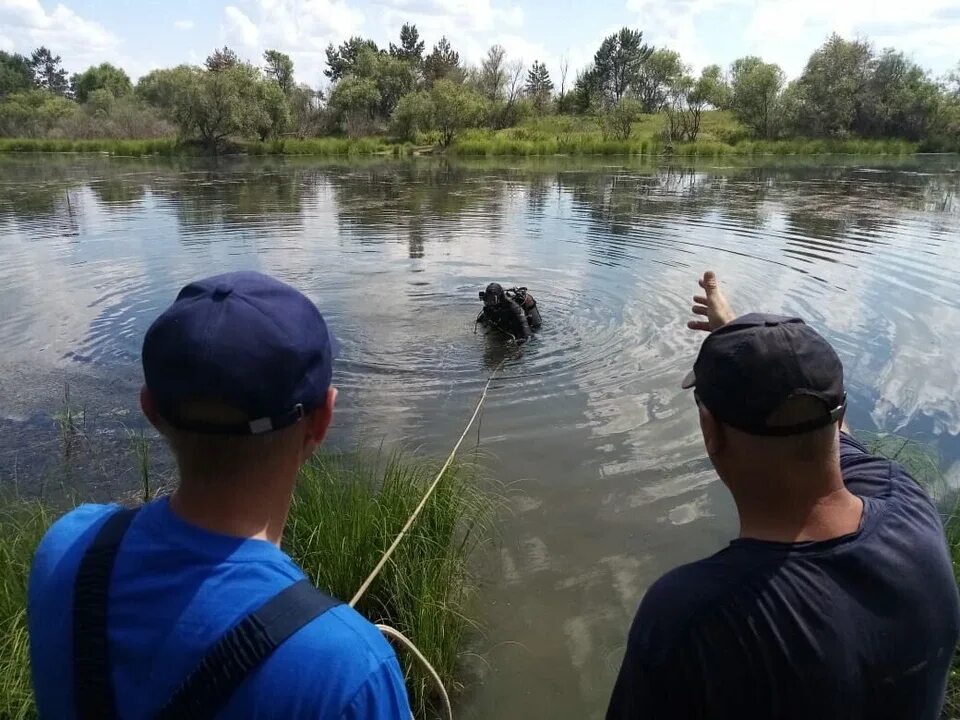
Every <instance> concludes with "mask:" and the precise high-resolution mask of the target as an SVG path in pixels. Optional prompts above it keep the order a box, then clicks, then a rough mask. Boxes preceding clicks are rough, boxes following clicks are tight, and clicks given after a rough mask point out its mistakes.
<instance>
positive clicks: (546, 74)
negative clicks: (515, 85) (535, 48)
mask: <svg viewBox="0 0 960 720" xmlns="http://www.w3.org/2000/svg"><path fill="white" fill-rule="evenodd" d="M523 89H524V91H525V92H526V93H527V96H528V97H529V98H530V99H531V100H533V104H534V105H535V106H536V108H537V110H539V111H541V112H542V111H543V109H544V108H545V107H546V106H547V103H548V102H550V95H551V94H552V93H553V81H552V80H551V79H550V71H549V70H547V66H546V65H544V64H543V63H542V62H540V61H539V60H534V61H533V65H532V66H531V67H530V70H529V71H528V72H527V82H526V84H525V85H524V88H523Z"/></svg>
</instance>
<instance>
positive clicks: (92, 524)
mask: <svg viewBox="0 0 960 720" xmlns="http://www.w3.org/2000/svg"><path fill="white" fill-rule="evenodd" d="M118 509H119V505H93V504H87V505H80V506H79V507H77V508H75V509H73V510H71V511H70V512H68V513H66V514H65V515H63V516H62V517H61V518H60V519H58V520H57V521H56V522H54V523H53V524H52V525H51V526H50V528H49V529H48V530H47V532H46V533H45V534H44V536H43V539H42V540H41V541H40V544H39V545H38V546H37V552H36V554H35V555H34V560H33V569H32V571H31V572H32V576H33V577H34V578H35V579H40V578H42V577H48V576H49V575H50V574H52V573H54V572H57V571H58V570H59V569H60V568H61V567H62V565H61V563H62V561H63V560H64V559H65V558H67V557H68V556H71V555H74V554H76V556H77V559H78V561H79V554H80V552H81V551H82V550H84V549H85V548H86V547H87V546H88V545H89V544H90V543H91V542H92V541H93V535H94V533H95V532H96V530H97V529H98V528H99V527H100V525H101V524H102V523H103V522H104V521H105V520H106V518H107V517H108V516H109V515H112V514H113V513H114V512H116V511H117V510H118Z"/></svg>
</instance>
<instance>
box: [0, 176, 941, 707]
mask: <svg viewBox="0 0 960 720" xmlns="http://www.w3.org/2000/svg"><path fill="white" fill-rule="evenodd" d="M238 268H256V269H260V270H264V271H266V272H269V273H272V274H275V275H277V276H279V277H280V278H282V279H284V280H286V281H288V282H290V283H292V284H294V285H296V286H297V287H299V288H301V289H302V290H304V291H305V292H306V293H307V294H308V295H309V296H310V297H312V298H313V299H314V300H315V301H316V302H317V303H318V304H319V306H320V307H321V309H322V310H323V312H324V313H325V314H326V315H327V317H328V319H329V320H330V322H331V324H332V326H333V327H334V328H335V330H336V332H337V333H338V335H339V338H340V340H341V345H342V348H343V352H342V359H341V360H340V362H339V363H338V366H337V372H336V375H337V377H336V380H337V384H338V385H339V386H340V388H341V395H340V403H341V405H340V407H341V409H340V413H339V415H338V417H337V430H336V432H335V437H334V438H333V442H334V443H335V444H338V445H342V446H349V445H350V444H352V443H353V442H355V441H356V439H357V438H360V437H363V438H367V439H372V440H374V441H379V440H380V439H381V438H386V440H387V442H388V443H394V442H404V443H406V444H408V445H415V446H421V447H423V448H425V449H426V450H427V451H429V452H435V453H438V454H439V453H442V452H444V451H445V450H446V449H447V448H448V447H449V446H450V445H451V444H452V443H453V441H454V440H455V439H456V437H457V436H458V435H459V432H460V430H461V428H462V424H463V423H464V422H465V421H466V419H467V417H468V416H469V413H470V410H471V409H472V405H473V403H474V402H475V399H476V395H477V393H478V392H479V390H480V388H481V387H482V385H483V383H484V382H485V380H486V377H487V374H488V373H489V372H490V370H491V369H492V368H493V367H494V366H496V364H497V363H498V362H499V360H500V359H501V358H502V357H503V355H504V353H505V352H508V351H507V349H506V348H504V347H503V345H502V344H501V342H500V340H498V339H495V338H489V337H485V336H484V335H483V334H482V333H480V334H477V335H474V334H473V329H474V327H473V320H474V317H475V314H476V311H477V309H478V308H477V304H478V300H477V290H478V289H480V288H481V287H482V286H484V285H485V284H486V283H487V282H489V281H491V280H497V281H500V282H502V283H504V284H524V285H527V286H529V288H530V289H531V291H532V292H533V293H534V294H535V296H536V297H537V299H538V300H539V302H540V306H541V311H542V314H543V318H544V329H543V331H542V332H541V333H540V334H539V337H538V339H537V340H536V342H534V343H532V344H530V345H529V346H528V347H527V348H526V349H525V351H524V353H523V356H522V357H521V358H520V359H518V360H515V361H511V362H509V363H508V365H507V366H506V370H505V373H504V375H503V377H502V379H500V380H499V381H497V383H496V385H495V390H494V391H493V392H492V394H491V396H490V398H489V403H488V405H487V407H486V411H485V414H484V416H483V423H482V445H483V448H484V449H485V450H486V451H488V452H489V453H490V454H491V457H490V458H489V460H488V463H489V465H490V468H491V471H492V472H493V473H495V474H496V475H497V477H498V478H499V479H501V480H502V481H504V482H505V483H507V484H508V485H509V487H510V489H511V495H510V503H509V504H510V511H509V512H508V513H506V514H505V516H504V517H503V518H502V520H501V522H500V524H499V537H498V538H497V541H496V543H495V546H494V547H492V548H491V549H490V551H489V553H488V555H487V557H486V558H485V559H484V562H483V566H484V569H483V574H484V579H485V583H484V587H483V590H482V593H481V596H480V598H479V603H478V604H479V606H480V615H481V617H482V621H483V623H484V626H485V628H486V629H485V632H484V635H483V636H482V637H481V638H480V639H479V640H478V642H477V647H476V650H477V652H478V653H479V654H480V655H481V656H482V657H483V662H480V661H478V662H476V663H474V665H475V672H476V675H477V677H476V678H475V679H474V681H473V684H472V688H471V689H470V690H469V691H468V692H467V694H466V695H465V696H464V697H463V698H462V699H461V705H462V708H461V711H460V714H461V716H462V717H468V718H494V717H496V718H523V719H524V720H526V718H528V717H531V716H534V717H552V718H570V719H571V720H572V719H574V718H576V719H578V720H579V719H581V718H590V717H599V716H600V715H601V714H602V712H603V710H604V708H605V703H606V698H607V694H608V692H609V690H610V687H611V683H612V680H613V676H614V674H615V672H616V668H617V666H618V664H619V661H620V658H621V654H622V648H623V642H624V637H625V633H626V630H627V626H628V624H629V620H630V618H631V616H632V614H633V611H634V609H635V607H636V605H637V602H638V601H639V599H640V597H641V596H642V594H643V592H644V589H645V588H646V587H647V586H648V585H649V583H650V582H652V580H654V579H655V578H656V577H657V576H658V575H659V574H660V573H662V572H664V571H665V570H667V569H669V568H671V567H673V566H674V565H676V564H678V563H681V562H684V561H688V560H691V559H694V558H696V557H699V556H702V555H704V554H706V553H709V552H712V551H714V550H716V549H718V548H719V547H721V546H722V545H723V544H724V543H725V542H726V541H727V540H728V539H729V538H730V537H732V535H733V534H734V533H735V532H736V521H735V517H734V513H733V506H732V503H731V501H730V500H729V498H728V496H727V494H726V493H725V492H724V490H723V488H722V487H721V486H720V484H719V482H718V481H717V479H716V476H715V475H714V474H713V473H712V472H711V470H710V467H709V465H708V463H707V462H706V460H705V459H704V454H703V451H702V447H701V444H700V441H699V438H698V435H697V427H696V413H695V408H694V405H693V403H692V400H691V398H690V396H689V395H688V394H687V393H685V392H683V391H681V390H680V388H679V382H680V379H681V377H682V375H683V374H684V372H685V371H686V369H687V368H688V367H689V365H690V364H691V363H692V361H693V358H694V355H695V352H696V348H697V346H698V342H699V340H700V339H701V338H700V337H699V336H697V335H695V334H693V333H690V332H688V331H687V330H685V328H684V323H685V321H686V320H687V318H688V312H689V305H690V296H691V295H692V294H693V291H694V290H695V289H696V286H695V280H696V277H697V276H698V274H699V273H700V272H701V271H702V270H703V269H705V268H713V269H715V270H717V271H718V272H719V274H720V277H721V278H722V279H723V280H724V281H725V286H726V288H727V291H728V293H729V295H730V297H731V300H732V301H733V303H734V305H735V307H736V308H739V309H741V310H743V311H746V310H767V311H774V312H780V311H782V312H789V313H796V314H800V315H803V316H804V317H806V318H807V319H808V320H809V321H810V322H812V323H814V324H815V325H816V326H817V327H818V328H819V329H820V330H822V331H823V332H824V333H825V334H826V335H827V336H828V337H829V338H830V339H831V341H833V342H834V343H835V345H836V347H837V349H838V351H839V352H840V354H841V356H842V358H843V360H844V363H845V365H846V368H847V374H848V384H849V390H850V397H851V413H850V420H851V423H852V424H853V426H854V427H859V428H863V429H882V430H896V431H899V432H903V433H906V434H910V435H915V436H917V437H920V438H922V439H924V440H927V441H930V442H933V443H935V444H936V445H937V446H938V447H939V449H940V451H941V452H942V454H943V455H944V457H945V459H946V462H947V465H948V466H949V465H950V464H951V463H956V462H957V460H960V440H958V436H960V353H958V352H957V349H958V348H960V303H958V301H957V292H958V291H957V288H958V287H960V159H957V158H955V157H954V158H921V159H907V160H873V159H856V160H853V159H847V160H839V159H834V160H831V161H821V162H817V163H810V162H807V163H803V164H800V163H790V164H785V165H784V164H780V165H773V166H771V165H767V166H735V167H712V166H697V167H675V168H664V167H661V168H656V167H651V166H645V165H640V164H639V163H624V162H622V161H621V162H618V161H604V162H599V161H590V162H578V161H572V160H568V161H561V160H548V161H541V162H533V163H520V162H517V163H514V164H501V165H488V164H480V163H473V164H471V163H464V164H460V163H456V164H455V163H450V164H448V163H443V162H437V161H432V162H399V161H398V162H359V163H353V164H341V165H320V164H316V163H308V162H292V161H291V162H283V161H265V162H252V161H251V162H226V163H222V164H220V165H218V166H215V167H211V166H203V165H197V164H193V163H183V164H169V163H167V164H160V163H154V162H141V161H123V160H116V159H114V160H110V159H107V158H82V159H81V158H77V159H74V158H26V157H16V158H0V347H2V348H3V354H2V356H0V484H6V485H9V484H11V483H14V482H15V483H17V484H18V485H19V486H21V487H30V488H36V487H44V483H48V482H52V481H53V480H52V478H56V482H58V483H61V484H64V483H65V484H66V485H67V486H68V487H67V489H69V490H71V491H73V492H76V493H79V494H81V495H83V496H86V497H106V496H109V495H112V494H115V493H116V492H117V491H118V490H128V489H130V488H132V487H134V486H135V484H136V477H135V475H134V473H133V472H132V471H131V470H130V468H131V467H132V457H131V453H130V450H129V443H128V442H126V441H125V439H124V438H125V435H124V431H125V429H127V428H138V427H140V426H141V422H140V420H139V419H138V415H137V413H136V404H135V397H136V391H137V389H138V386H139V364H138V363H139V346H140V342H141V339H142V336H143V333H144V331H145V329H146V327H147V326H148V324H149V322H150V321H151V319H152V318H153V317H154V316H155V315H156V314H157V313H158V312H159V311H160V310H161V309H162V308H163V307H164V306H166V305H167V304H168V303H169V302H170V301H171V300H172V298H173V296H174V295H175V293H176V291H177V290H178V289H179V287H180V286H182V285H183V284H185V283H186V282H188V281H189V280H191V279H193V278H196V277H197V276H202V275H207V274H212V273H214V272H221V271H226V270H231V269H238ZM64 381H68V382H69V384H70V398H71V400H70V402H71V405H73V406H75V407H76V408H83V409H85V418H86V420H85V428H84V433H85V438H84V440H83V441H82V442H83V443H84V445H83V448H81V450H82V452H81V451H78V450H76V449H74V450H73V452H74V453H75V455H82V456H83V458H82V467H81V470H80V471H74V472H73V474H72V475H70V476H69V478H68V479H67V480H66V481H65V480H63V478H62V475H58V473H57V468H58V467H59V465H60V462H61V460H60V458H61V455H62V452H61V444H62V443H61V441H60V439H59V437H58V435H57V431H56V427H55V423H54V422H53V420H52V418H53V416H54V414H55V413H57V412H58V411H60V410H61V406H62V402H63V384H64ZM94 450H96V452H94ZM155 462H156V464H157V466H158V467H160V468H161V469H162V468H165V467H166V468H168V466H167V465H165V458H164V457H163V456H162V455H160V456H159V457H157V458H155ZM956 468H957V465H954V468H953V470H952V477H954V478H956V477H957V475H958V473H957V472H956ZM531 711H532V714H531Z"/></svg>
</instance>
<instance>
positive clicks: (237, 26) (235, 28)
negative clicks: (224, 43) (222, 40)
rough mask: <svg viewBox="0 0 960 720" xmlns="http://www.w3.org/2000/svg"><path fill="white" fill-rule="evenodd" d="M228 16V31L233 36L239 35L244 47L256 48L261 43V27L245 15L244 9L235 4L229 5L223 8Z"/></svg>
mask: <svg viewBox="0 0 960 720" xmlns="http://www.w3.org/2000/svg"><path fill="white" fill-rule="evenodd" d="M223 12H224V14H225V15H226V16H227V33H229V34H230V35H231V37H238V38H239V39H240V43H241V44H242V45H243V46H244V47H248V48H255V47H257V46H258V45H259V43H260V28H258V27H257V26H256V25H255V24H254V23H253V21H252V20H251V19H250V18H248V17H247V16H246V15H244V13H243V11H242V10H240V9H239V8H237V7H234V6H233V5H227V7H225V8H224V10H223Z"/></svg>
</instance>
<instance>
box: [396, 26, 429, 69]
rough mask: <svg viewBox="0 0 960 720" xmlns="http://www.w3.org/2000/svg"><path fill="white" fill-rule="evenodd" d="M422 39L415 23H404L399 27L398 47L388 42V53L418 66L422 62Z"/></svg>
mask: <svg viewBox="0 0 960 720" xmlns="http://www.w3.org/2000/svg"><path fill="white" fill-rule="evenodd" d="M424 47H425V46H424V43H423V40H421V39H420V32H419V31H418V30H417V26H416V25H412V24H410V23H404V24H403V27H401V28H400V45H399V47H398V46H396V45H394V44H393V43H390V55H392V56H393V57H395V58H397V59H399V60H406V61H407V62H411V63H413V64H414V65H415V66H417V67H419V66H420V63H422V62H423V49H424Z"/></svg>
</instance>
